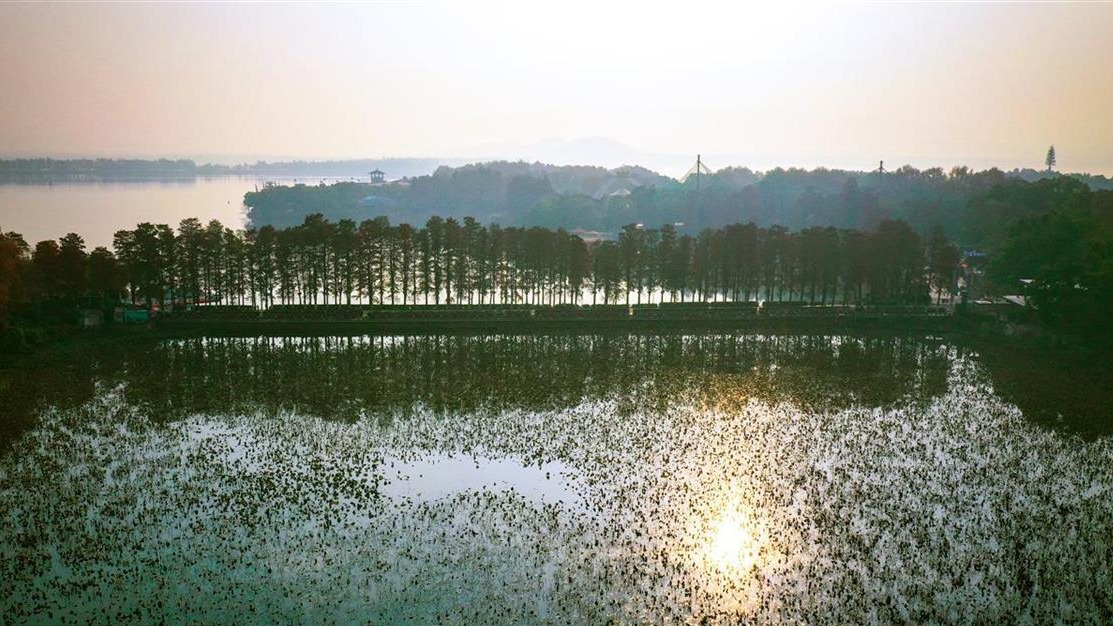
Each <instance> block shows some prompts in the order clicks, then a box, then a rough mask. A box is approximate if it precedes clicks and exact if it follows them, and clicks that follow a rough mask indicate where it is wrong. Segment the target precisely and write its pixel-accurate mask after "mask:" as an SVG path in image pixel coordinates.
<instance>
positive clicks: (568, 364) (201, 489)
mask: <svg viewBox="0 0 1113 626" xmlns="http://www.w3.org/2000/svg"><path fill="white" fill-rule="evenodd" d="M71 360H72V361H74V362H75V363H77V365H74V366H73V367H72V368H71V369H69V370H67V372H66V374H65V377H66V380H67V381H68V384H66V385H63V384H60V383H59V382H58V381H52V382H49V383H46V382H44V383H41V389H40V391H41V393H35V394H31V393H29V392H25V397H30V396H31V395H34V396H35V398H36V400H35V402H30V401H28V402H26V403H24V405H22V406H26V407H32V408H29V409H28V410H33V412H34V419H33V420H31V421H28V422H26V423H25V424H24V425H23V426H21V427H19V429H18V430H17V431H16V432H13V433H11V435H10V437H9V439H10V440H11V443H10V446H9V450H8V451H7V452H5V455H4V457H3V458H2V459H0V510H3V512H4V513H3V515H4V519H3V523H2V524H0V581H2V582H0V612H2V614H4V615H6V616H11V617H12V618H13V619H14V620H15V621H16V622H18V623H61V622H62V620H63V619H64V621H65V622H66V623H94V624H95V623H102V624H109V623H113V624H115V623H126V622H130V623H157V622H163V621H165V622H172V623H201V624H218V623H221V624H222V623H248V624H254V623H259V624H263V623H289V622H306V623H310V622H312V623H335V624H348V623H372V624H431V623H448V624H538V623H542V624H582V623H591V624H606V623H616V624H642V623H645V624H698V623H708V624H727V623H731V624H733V623H738V622H739V621H744V622H746V623H758V624H767V623H768V624H772V623H784V622H789V623H830V624H843V623H875V624H891V623H907V622H913V623H922V622H928V621H933V622H938V623H987V622H988V623H998V622H1010V623H1046V622H1053V621H1062V622H1067V623H1107V622H1109V621H1110V619H1111V618H1113V615H1111V614H1110V611H1111V610H1113V609H1111V607H1113V565H1111V564H1113V442H1111V440H1110V438H1108V437H1104V436H1087V437H1085V438H1084V437H1081V436H1079V435H1077V434H1073V433H1071V432H1069V431H1064V430H1063V429H1053V428H1048V427H1047V426H1046V425H1044V424H1042V423H1040V422H1037V421H1033V420H1032V419H1029V418H1028V417H1026V415H1025V411H1024V410H1022V409H1021V408H1020V407H1018V406H1017V405H1016V404H1014V403H1013V402H1012V401H1011V400H1010V399H1007V398H1006V397H1004V396H1002V394H1001V393H1000V392H999V391H998V390H997V389H996V388H995V384H994V380H995V378H994V376H993V375H992V372H991V371H990V368H989V367H987V363H986V361H985V359H984V358H983V357H982V356H981V355H979V354H978V353H977V352H975V351H973V350H970V349H968V348H963V347H960V346H958V345H955V344H953V343H951V342H949V341H946V340H942V339H938V338H931V337H840V336H791V335H785V336H773V335H770V336H764V335H744V334H741V335H740V334H721V335H671V336H644V335H596V336H592V335H586V336H580V335H548V336H546V335H537V336H533V335H523V336H420V337H344V338H335V337H305V338H238V339H237V338H221V339H216V338H195V339H178V340H162V341H151V342H135V343H133V344H131V345H129V346H126V347H119V346H115V347H111V348H109V347H104V346H102V347H100V348H95V349H94V348H90V349H89V352H88V354H83V355H82V357H81V358H80V359H71ZM11 380H14V381H15V382H14V383H10V385H13V387H12V388H14V386H21V387H26V386H27V385H33V383H31V382H28V381H29V380H30V379H11Z"/></svg>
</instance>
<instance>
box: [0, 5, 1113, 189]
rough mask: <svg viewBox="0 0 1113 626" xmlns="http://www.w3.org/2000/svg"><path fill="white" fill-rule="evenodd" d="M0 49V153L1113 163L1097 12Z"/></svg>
mask: <svg viewBox="0 0 1113 626" xmlns="http://www.w3.org/2000/svg"><path fill="white" fill-rule="evenodd" d="M0 55H2V58H3V59H4V62H3V63H2V64H0V89H2V91H3V97H0V154H2V155H3V156H5V157H14V156H54V157H75V156H110V157H184V158H195V159H197V160H199V161H214V162H238V161H244V160H250V161H253V160H255V159H268V160H278V159H289V158H302V159H320V158H358V157H383V156H390V157H483V158H496V157H498V158H510V159H517V158H525V159H527V160H533V159H535V158H541V159H542V160H545V159H546V157H548V160H552V161H564V162H584V163H597V164H601V165H611V166H613V165H618V164H619V163H617V161H630V160H638V161H642V162H643V163H641V164H644V165H649V166H656V168H657V169H659V170H665V172H666V173H669V174H679V173H683V171H684V170H685V169H687V167H688V166H689V165H690V163H691V161H693V160H694V157H695V154H697V153H702V154H703V155H704V158H705V161H707V162H708V163H709V164H710V165H711V166H712V167H713V168H717V167H722V166H726V165H745V166H750V167H753V168H756V169H767V168H770V167H773V166H786V167H787V166H803V167H815V166H821V165H822V166H829V167H847V168H855V169H872V168H875V167H877V164H878V161H880V160H882V159H884V160H885V162H886V166H887V167H895V166H897V165H901V164H905V163H908V164H912V165H914V166H917V167H929V166H934V165H939V166H943V167H950V166H953V165H962V164H965V165H970V166H972V167H975V168H979V169H981V168H984V167H989V166H998V167H1002V168H1005V169H1011V168H1013V167H1042V163H1043V157H1044V154H1045V153H1046V151H1047V148H1048V146H1049V145H1050V144H1054V145H1055V147H1056V151H1057V153H1058V157H1059V169H1061V170H1064V171H1090V172H1098V173H1106V174H1113V113H1111V112H1113V71H1111V69H1110V68H1111V67H1113V4H1065V5H1064V4H1004V3H994V4H972V3H955V4H904V3H884V4H877V3H871V4H855V3H823V4H788V5H783V4H780V3H778V4H774V3H772V2H770V3H767V4H750V3H740V2H731V3H722V4H717V3H691V2H684V3H681V2H668V3H654V2H637V3H633V2H631V3H622V2H599V1H595V2H583V3H578V2H515V3H496V2H466V3H464V2H383V3H370V4H351V3H337V4H254V3H253V4H224V3H207V4H165V3H151V4H131V3H112V4H77V3H66V4H0ZM673 170H678V171H673Z"/></svg>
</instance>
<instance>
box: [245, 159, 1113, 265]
mask: <svg viewBox="0 0 1113 626" xmlns="http://www.w3.org/2000/svg"><path fill="white" fill-rule="evenodd" d="M1029 178H1030V179H1032V181H1031V182H1029V181H1028V180H1026V179H1029ZM1105 188H1113V181H1110V180H1109V179H1106V178H1104V177H1101V176H1089V175H1070V176H1067V175H1059V174H1055V173H1049V172H1042V173H1040V172H1035V171H1029V170H1024V171H1020V170H1017V171H1014V172H1009V173H1005V172H1002V171H1001V170H996V169H991V170H986V171H983V172H972V171H970V170H969V169H967V168H964V167H961V168H954V169H952V170H951V171H949V172H944V171H943V170H942V169H940V168H932V169H928V170H917V169H914V168H911V167H902V168H899V169H896V170H893V171H888V172H855V171H845V170H828V169H822V168H820V169H815V170H802V169H787V170H785V169H780V168H778V169H774V170H771V171H769V172H765V173H758V172H754V171H751V170H749V169H746V168H727V169H724V170H720V171H718V172H716V173H714V174H711V175H704V176H701V177H700V179H699V181H698V182H697V181H696V180H695V179H694V178H689V179H688V180H687V181H686V183H684V184H681V183H679V182H677V181H675V180H673V179H671V178H667V177H664V176H660V175H659V174H656V173H654V172H651V171H649V170H646V169H644V168H637V167H623V168H616V169H611V170H608V169H605V168H600V167H580V166H567V167H556V166H551V165H543V164H537V163H534V164H529V163H507V162H494V163H485V164H478V165H468V166H464V167H458V168H450V167H441V168H438V169H437V171H436V172H435V173H433V174H432V175H429V176H421V177H417V178H413V179H410V180H406V181H401V182H398V183H395V184H387V185H369V184H355V183H341V184H336V185H319V186H294V187H283V186H279V187H270V188H267V189H263V190H261V191H259V192H257V193H249V194H247V195H246V196H245V199H244V204H245V205H247V207H248V217H249V219H250V221H251V223H252V224H253V225H255V226H263V225H268V224H269V225H272V226H276V227H280V228H284V227H289V226H296V225H298V224H300V223H301V220H302V219H304V217H305V216H306V215H307V214H309V213H322V214H323V215H324V216H325V217H326V218H328V219H332V220H339V219H353V220H355V221H357V222H358V221H361V220H363V219H367V218H371V217H375V216H378V215H386V216H387V217H389V218H390V219H391V220H392V221H395V222H409V223H423V222H424V221H426V220H427V219H428V218H429V217H432V216H434V215H437V216H441V217H445V218H448V217H455V218H456V219H458V220H459V219H463V218H464V217H465V216H469V215H470V216H474V217H476V219H478V220H479V221H481V222H485V223H486V222H499V223H502V224H507V225H511V226H523V227H529V226H542V227H546V228H565V229H568V230H576V229H582V230H586V231H598V232H601V233H603V234H604V235H605V236H607V237H609V238H614V237H615V236H616V235H617V232H618V231H619V229H621V228H622V226H623V225H625V224H630V223H643V224H665V223H671V224H677V226H678V229H679V230H680V231H682V232H688V233H697V232H699V231H700V230H702V229H704V228H720V227H723V226H726V225H728V224H734V223H747V222H753V223H755V224H757V225H758V226H761V227H771V226H773V225H782V226H784V227H786V228H788V229H790V230H803V229H806V228H811V227H815V226H820V227H826V226H833V227H835V228H839V229H856V230H872V229H874V228H876V227H877V225H878V224H879V223H880V222H881V221H882V220H886V219H888V220H895V219H900V220H904V221H906V222H908V223H909V224H910V225H911V226H912V227H913V228H914V229H915V230H916V231H917V232H920V233H926V232H928V231H930V230H931V228H933V227H935V226H941V227H942V228H943V229H944V231H945V232H946V233H947V235H948V236H949V237H950V238H951V239H953V240H955V241H957V242H959V243H960V244H962V245H964V246H968V247H977V246H982V245H985V243H986V241H987V236H988V235H989V233H990V232H991V231H992V230H994V229H995V228H996V227H997V226H998V225H999V224H1000V223H1001V222H1002V220H1008V219H1012V218H1014V217H1017V216H1022V215H1033V214H1039V213H1044V212H1047V211H1050V210H1051V209H1052V208H1054V207H1055V206H1058V205H1059V204H1061V203H1064V202H1074V201H1076V199H1077V198H1079V197H1083V196H1086V195H1087V194H1088V193H1089V192H1090V191H1091V189H1105Z"/></svg>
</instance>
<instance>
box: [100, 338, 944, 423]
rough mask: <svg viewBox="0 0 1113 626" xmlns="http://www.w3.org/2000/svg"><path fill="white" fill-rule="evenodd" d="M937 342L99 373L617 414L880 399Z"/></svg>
mask: <svg viewBox="0 0 1113 626" xmlns="http://www.w3.org/2000/svg"><path fill="white" fill-rule="evenodd" d="M948 361H949V359H948V355H947V351H946V350H945V349H943V348H941V347H940V346H939V345H938V344H935V343H931V342H925V341H922V340H914V339H905V338H869V339H850V338H830V337H802V336H770V337H755V336H736V335H714V336H712V335H707V336H679V335H677V336H648V335H632V336H619V335H614V336H608V335H601V336H581V335H549V336H459V335H435V336H417V337H315V338H301V339H298V338H294V339H287V338H264V337H259V338H238V339H187V340H181V341H171V342H166V343H161V344H157V345H154V346H152V347H151V348H150V349H148V350H136V351H130V352H125V353H123V354H122V356H121V355H116V358H114V359H104V360H103V361H102V362H101V367H100V368H98V369H99V371H98V372H97V375H98V376H99V377H100V378H102V379H104V380H119V381H122V382H124V383H126V393H127V395H128V397H129V400H132V401H134V402H139V403H142V404H144V405H147V406H149V407H150V408H151V409H152V410H153V411H154V412H155V414H158V415H165V416H166V417H168V418H171V419H173V418H176V417H178V416H181V415H184V414H188V413H194V412H209V411H220V412H225V411H254V410H257V409H260V408H261V409H263V410H265V411H279V410H296V411H301V412H306V413H310V414H314V415H322V416H325V417H329V418H335V419H346V420H347V419H356V418H357V417H359V416H360V414H361V413H364V414H368V413H370V414H376V415H380V416H395V415H405V414H407V413H408V412H410V411H413V410H415V408H417V407H425V408H428V409H430V410H433V411H437V412H453V411H473V410H501V409H551V408H559V407H564V406H571V405H574V404H576V403H579V402H581V401H582V400H584V399H600V398H614V399H616V400H617V401H618V402H619V405H620V410H634V409H637V408H639V407H649V406H664V405H666V404H668V403H671V402H675V401H678V400H694V401H699V402H704V403H710V404H714V405H731V404H734V403H737V402H738V401H745V400H747V399H749V398H757V399H759V400H763V401H768V402H779V401H790V402H795V403H799V404H804V405H807V406H810V407H816V408H823V407H840V406H845V405H848V404H851V403H866V404H888V403H892V402H895V401H898V400H900V399H903V398H912V399H917V398H924V397H929V396H931V395H933V394H937V393H941V392H942V391H943V390H944V389H945V387H946V372H947V366H948Z"/></svg>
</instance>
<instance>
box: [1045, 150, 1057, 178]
mask: <svg viewBox="0 0 1113 626" xmlns="http://www.w3.org/2000/svg"><path fill="white" fill-rule="evenodd" d="M1043 164H1044V165H1046V166H1047V171H1049V172H1050V171H1051V170H1053V169H1055V146H1051V147H1050V148H1048V149H1047V157H1046V158H1044V160H1043Z"/></svg>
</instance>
